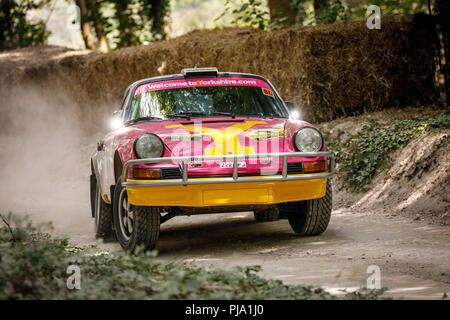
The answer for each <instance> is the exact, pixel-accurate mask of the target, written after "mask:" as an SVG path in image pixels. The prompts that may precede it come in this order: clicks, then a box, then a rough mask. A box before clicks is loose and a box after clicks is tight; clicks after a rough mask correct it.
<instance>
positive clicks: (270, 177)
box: [121, 151, 336, 187]
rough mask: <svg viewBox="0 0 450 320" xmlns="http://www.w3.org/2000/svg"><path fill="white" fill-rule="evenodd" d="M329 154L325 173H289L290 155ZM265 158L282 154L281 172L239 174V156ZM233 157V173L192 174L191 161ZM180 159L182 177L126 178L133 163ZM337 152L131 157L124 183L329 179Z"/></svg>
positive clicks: (129, 184)
mask: <svg viewBox="0 0 450 320" xmlns="http://www.w3.org/2000/svg"><path fill="white" fill-rule="evenodd" d="M292 157H301V158H314V157H325V158H327V160H326V161H327V171H326V172H323V173H310V174H288V158H292ZM261 158H263V159H264V158H282V170H281V175H279V174H276V175H266V176H264V175H262V176H252V177H248V176H247V177H239V174H238V160H239V159H244V160H246V159H261ZM227 160H231V161H233V174H232V177H225V178H211V179H198V178H190V179H189V178H188V172H187V165H188V163H189V162H204V161H227ZM165 162H171V163H178V164H179V165H181V168H182V175H181V179H168V180H144V181H130V182H126V180H125V179H126V176H127V174H128V169H129V168H130V166H133V165H138V164H154V163H165ZM335 167H336V163H335V155H334V153H333V152H332V151H320V152H281V153H255V154H233V155H217V156H187V157H167V158H146V159H135V160H129V161H127V162H126V163H125V165H124V167H123V170H122V174H121V181H123V182H122V186H123V187H127V186H128V187H149V186H174V185H185V186H187V185H194V184H215V183H239V182H264V181H291V180H309V179H327V178H330V177H331V176H332V175H333V174H334V172H335Z"/></svg>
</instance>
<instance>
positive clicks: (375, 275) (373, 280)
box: [366, 264, 381, 289]
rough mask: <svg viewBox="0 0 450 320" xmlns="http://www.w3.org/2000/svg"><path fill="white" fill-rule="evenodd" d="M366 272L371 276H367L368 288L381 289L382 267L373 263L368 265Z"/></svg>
mask: <svg viewBox="0 0 450 320" xmlns="http://www.w3.org/2000/svg"><path fill="white" fill-rule="evenodd" d="M366 273H369V274H370V276H369V277H368V278H367V284H366V287H367V289H381V271H380V267H379V266H377V265H375V264H373V265H370V266H368V267H367V271H366Z"/></svg>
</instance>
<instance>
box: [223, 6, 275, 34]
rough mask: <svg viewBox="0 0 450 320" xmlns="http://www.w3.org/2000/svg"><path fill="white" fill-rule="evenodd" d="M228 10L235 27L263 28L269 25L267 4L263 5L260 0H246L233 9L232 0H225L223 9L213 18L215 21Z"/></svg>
mask: <svg viewBox="0 0 450 320" xmlns="http://www.w3.org/2000/svg"><path fill="white" fill-rule="evenodd" d="M230 12H231V14H232V15H233V17H234V19H233V20H232V21H231V23H232V24H233V25H234V26H236V27H244V26H248V27H254V28H258V29H261V30H265V29H267V27H268V25H269V20H270V18H269V11H268V9H267V6H265V5H263V3H262V2H261V1H258V0H248V1H244V2H240V3H239V4H238V7H237V8H235V9H233V3H232V1H231V0H226V1H225V9H224V11H223V12H222V13H221V14H220V15H219V16H218V17H217V18H216V19H215V21H217V20H219V19H221V18H222V17H223V16H225V15H227V14H229V13H230Z"/></svg>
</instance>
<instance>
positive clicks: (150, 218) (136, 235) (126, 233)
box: [113, 180, 161, 252]
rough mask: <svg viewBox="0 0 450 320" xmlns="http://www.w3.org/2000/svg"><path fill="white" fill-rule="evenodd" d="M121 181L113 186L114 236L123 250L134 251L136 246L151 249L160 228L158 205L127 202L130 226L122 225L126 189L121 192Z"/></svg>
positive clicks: (154, 244)
mask: <svg viewBox="0 0 450 320" xmlns="http://www.w3.org/2000/svg"><path fill="white" fill-rule="evenodd" d="M122 189H123V188H122V186H121V181H120V180H119V181H118V183H117V185H116V187H115V188H114V201H113V217H114V229H115V232H116V238H117V240H118V241H119V243H120V245H121V247H122V248H123V249H124V250H127V251H131V252H134V251H135V250H136V248H137V247H138V246H143V247H144V249H146V250H151V249H153V248H154V247H155V246H156V243H157V241H158V238H159V230H160V224H161V221H160V217H161V215H160V209H159V207H147V206H133V205H130V204H128V208H129V212H128V213H132V219H131V220H130V219H128V223H130V221H132V223H131V224H132V227H131V228H129V225H126V226H125V225H124V221H125V220H127V219H124V212H123V211H124V207H125V206H124V202H125V203H126V202H127V201H128V198H127V195H126V190H125V191H124V192H123V194H122V198H121V197H120V194H121V193H122Z"/></svg>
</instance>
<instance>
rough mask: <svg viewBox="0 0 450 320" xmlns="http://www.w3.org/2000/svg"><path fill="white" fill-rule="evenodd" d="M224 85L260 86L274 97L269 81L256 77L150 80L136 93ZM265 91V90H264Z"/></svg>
mask: <svg viewBox="0 0 450 320" xmlns="http://www.w3.org/2000/svg"><path fill="white" fill-rule="evenodd" d="M224 86H243V87H260V88H264V89H267V90H268V92H269V93H270V94H269V93H267V95H270V96H272V97H273V92H272V90H270V88H269V85H268V84H267V82H265V81H264V80H261V79H256V78H203V79H180V80H166V81H157V82H150V83H146V84H143V85H141V86H139V87H138V88H137V89H136V92H135V93H134V95H135V96H137V95H139V94H141V93H144V92H148V91H158V90H167V89H179V88H195V87H224ZM263 93H264V91H263Z"/></svg>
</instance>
